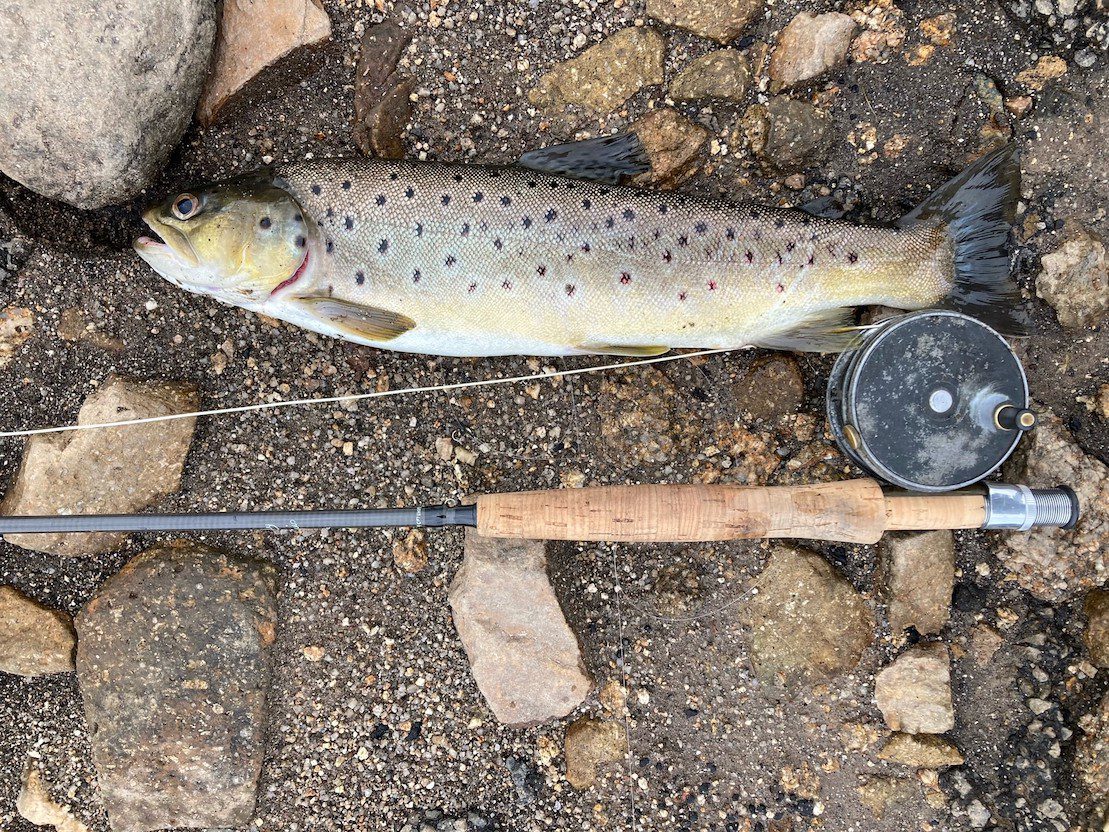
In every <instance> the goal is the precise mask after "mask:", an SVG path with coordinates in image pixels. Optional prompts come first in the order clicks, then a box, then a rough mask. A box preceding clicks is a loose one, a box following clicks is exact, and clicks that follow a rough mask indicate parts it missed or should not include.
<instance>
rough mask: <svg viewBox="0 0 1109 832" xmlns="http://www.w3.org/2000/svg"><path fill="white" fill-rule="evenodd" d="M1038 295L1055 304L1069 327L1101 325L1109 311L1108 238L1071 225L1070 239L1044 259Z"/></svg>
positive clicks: (1059, 316) (1038, 279) (1037, 290)
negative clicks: (1106, 239) (1105, 239)
mask: <svg viewBox="0 0 1109 832" xmlns="http://www.w3.org/2000/svg"><path fill="white" fill-rule="evenodd" d="M1040 262H1041V264H1042V265H1043V270H1042V271H1041V272H1040V274H1039V276H1038V277H1037V278H1036V294H1037V295H1038V296H1039V297H1041V298H1043V299H1044V300H1046V301H1047V302H1048V303H1050V304H1051V305H1052V306H1053V307H1055V314H1056V316H1057V317H1058V318H1059V323H1060V324H1062V325H1063V326H1065V327H1067V328H1068V329H1083V328H1084V327H1091V326H1097V325H1098V324H1099V323H1101V322H1102V321H1104V320H1105V315H1106V313H1107V312H1109V255H1107V254H1106V247H1105V241H1104V240H1103V239H1101V237H1099V236H1098V235H1097V234H1095V233H1093V232H1092V231H1090V230H1088V229H1085V228H1082V227H1081V226H1076V225H1074V224H1070V225H1069V226H1068V234H1067V239H1066V240H1065V241H1064V242H1063V244H1062V245H1061V246H1059V248H1058V249H1056V250H1055V251H1053V252H1052V253H1051V254H1045V255H1044V256H1043V257H1042V258H1041V261H1040Z"/></svg>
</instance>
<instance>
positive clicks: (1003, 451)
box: [827, 310, 1036, 492]
mask: <svg viewBox="0 0 1109 832" xmlns="http://www.w3.org/2000/svg"><path fill="white" fill-rule="evenodd" d="M1028 404H1029V402H1028V381H1027V379H1026V378H1025V375H1024V368H1023V367H1022V366H1021V363H1020V360H1019V359H1018V358H1017V356H1016V354H1015V353H1014V352H1013V350H1012V349H1011V348H1010V347H1009V345H1008V343H1006V341H1005V339H1004V338H1002V337H1001V336H1000V335H999V334H998V333H997V332H995V331H994V330H993V329H991V328H990V327H988V326H987V325H986V324H984V323H982V322H981V321H978V320H976V319H974V318H971V317H969V316H967V315H963V314H961V313H959V312H949V311H944V310H927V311H924V312H916V313H913V314H910V315H905V316H903V317H899V318H895V319H893V320H891V321H889V322H888V323H886V324H884V325H881V326H879V327H877V328H876V329H874V330H872V331H871V332H870V333H869V334H868V335H867V336H866V337H865V338H864V340H863V341H862V343H860V344H859V345H858V346H856V347H853V348H852V349H850V350H847V351H846V352H844V353H843V354H841V355H840V357H839V359H838V360H837V361H836V363H835V366H834V367H833V368H832V374H831V378H830V379H829V382H828V396H827V406H828V421H829V424H830V425H831V428H832V432H833V433H834V435H835V437H836V441H837V442H838V444H839V446H840V448H842V449H843V452H844V453H845V454H846V455H847V456H848V457H849V458H850V459H851V461H852V462H854V463H855V464H856V465H858V466H859V467H860V468H862V469H863V470H865V471H868V472H869V473H871V474H873V475H874V476H876V477H878V478H879V479H882V480H885V481H886V482H888V483H891V484H893V485H897V486H900V487H901V488H906V489H909V490H911V491H924V492H937V491H950V490H954V489H957V488H963V487H965V486H968V485H971V484H972V483H975V482H978V481H979V480H981V479H983V478H985V477H987V476H989V475H990V474H992V473H993V472H994V471H996V470H997V469H998V468H999V467H1000V466H1001V463H1003V462H1004V461H1005V460H1006V459H1007V458H1008V457H1009V455H1010V454H1011V453H1012V452H1013V450H1014V449H1015V448H1016V446H1017V443H1018V442H1019V441H1020V437H1021V434H1022V433H1024V432H1025V431H1028V430H1031V429H1032V428H1033V427H1034V426H1035V425H1036V415H1035V414H1034V413H1033V412H1032V411H1031V410H1029V409H1028Z"/></svg>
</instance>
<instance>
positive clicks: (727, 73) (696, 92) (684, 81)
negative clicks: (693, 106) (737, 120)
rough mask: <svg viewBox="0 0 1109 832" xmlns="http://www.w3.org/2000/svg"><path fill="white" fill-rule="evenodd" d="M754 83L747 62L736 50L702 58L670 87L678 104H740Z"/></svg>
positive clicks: (710, 54)
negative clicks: (725, 101)
mask: <svg viewBox="0 0 1109 832" xmlns="http://www.w3.org/2000/svg"><path fill="white" fill-rule="evenodd" d="M750 83H751V70H750V69H749V68H748V66H747V59H746V58H745V57H743V53H742V52H739V51H738V50H736V49H718V50H716V51H715V52H709V53H708V54H707V55H702V56H701V57H700V58H697V59H696V60H694V61H691V62H690V63H689V65H688V66H687V67H686V68H685V69H683V70H682V71H681V72H680V73H678V77H677V78H675V79H674V81H673V83H671V84H670V97H671V98H673V99H674V100H675V101H696V100H697V99H700V98H723V99H728V100H731V101H740V100H742V99H743V97H744V96H745V95H746V94H747V87H748V85H749V84H750Z"/></svg>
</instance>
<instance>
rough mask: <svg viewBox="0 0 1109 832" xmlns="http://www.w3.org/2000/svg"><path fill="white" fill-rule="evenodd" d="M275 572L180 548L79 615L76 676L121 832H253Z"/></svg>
mask: <svg viewBox="0 0 1109 832" xmlns="http://www.w3.org/2000/svg"><path fill="white" fill-rule="evenodd" d="M276 622H277V610H276V601H275V598H274V585H273V569H272V568H271V567H269V566H267V565H264V564H262V563H260V562H257V561H253V560H248V559H245V558H239V557H236V556H233V555H228V554H224V553H222V552H218V551H216V550H214V549H210V548H208V547H206V546H201V545H199V544H195V543H191V542H187V541H180V542H177V543H172V544H167V545H163V546H158V547H155V548H153V549H148V550H146V551H145V552H143V553H142V554H140V555H137V556H136V557H135V558H133V559H132V560H131V561H129V562H128V563H127V565H126V566H124V567H123V569H122V570H120V572H119V573H118V574H116V575H115V576H114V577H112V578H109V579H108V580H107V581H106V582H105V583H104V584H103V585H102V586H101V587H100V589H99V590H98V591H97V592H96V594H95V595H94V596H93V598H92V600H91V601H89V603H88V604H87V605H86V607H85V609H84V610H83V611H82V612H81V614H80V615H79V616H78V618H77V633H78V646H77V680H78V682H79V684H80V688H81V699H82V700H83V702H84V706H85V719H86V721H87V722H88V725H89V739H90V742H91V744H92V758H93V764H94V765H95V767H96V773H97V780H98V784H99V789H100V793H101V795H102V797H103V800H104V805H105V806H106V807H107V810H108V818H109V821H110V824H111V828H112V830H113V832H145V830H152V829H162V828H166V827H218V828H225V827H231V826H246V825H247V824H248V823H250V820H251V817H252V815H253V813H254V803H255V790H256V788H257V783H258V776H259V774H260V772H261V768H262V752H263V738H264V734H265V723H266V698H267V695H268V689H269V679H270V672H271V668H272V663H273V659H272V656H271V652H272V649H271V648H272V645H273V642H274V638H275V628H276Z"/></svg>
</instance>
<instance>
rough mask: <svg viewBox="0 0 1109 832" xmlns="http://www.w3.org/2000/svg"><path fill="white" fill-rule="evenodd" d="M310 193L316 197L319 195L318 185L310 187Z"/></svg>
mask: <svg viewBox="0 0 1109 832" xmlns="http://www.w3.org/2000/svg"><path fill="white" fill-rule="evenodd" d="M312 193H314V194H315V195H316V196H319V195H320V186H319V185H313V186H312Z"/></svg>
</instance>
